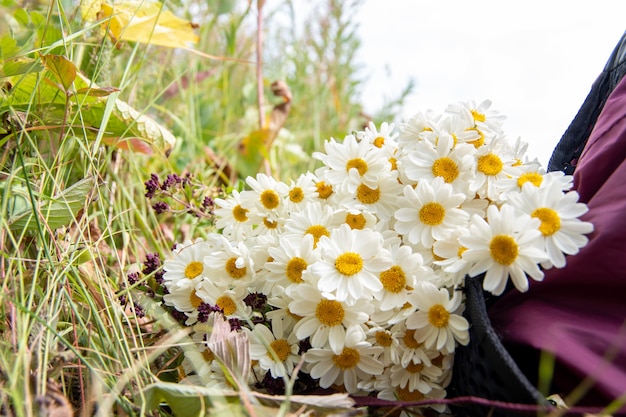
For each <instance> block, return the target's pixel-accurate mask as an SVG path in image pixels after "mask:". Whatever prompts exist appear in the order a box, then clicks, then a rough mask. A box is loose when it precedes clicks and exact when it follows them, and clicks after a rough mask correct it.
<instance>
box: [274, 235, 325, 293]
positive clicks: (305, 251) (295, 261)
mask: <svg viewBox="0 0 626 417" xmlns="http://www.w3.org/2000/svg"><path fill="white" fill-rule="evenodd" d="M268 253H269V255H270V257H271V261H268V262H266V263H265V269H267V270H268V271H269V274H267V275H266V280H267V281H270V282H273V283H276V284H277V285H280V286H282V287H284V288H287V287H289V286H292V285H298V284H301V283H303V282H304V281H305V279H304V276H305V272H306V271H307V270H308V268H309V266H310V265H312V264H314V263H315V262H317V261H318V260H319V258H320V256H319V252H318V251H314V250H313V236H311V235H305V236H304V237H303V238H302V239H300V238H289V237H283V238H282V239H281V240H280V244H279V246H278V247H270V248H268Z"/></svg>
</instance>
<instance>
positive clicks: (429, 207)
mask: <svg viewBox="0 0 626 417" xmlns="http://www.w3.org/2000/svg"><path fill="white" fill-rule="evenodd" d="M419 215H420V221H421V222H422V223H424V224H427V225H428V226H438V225H440V224H441V223H443V219H444V218H445V216H446V209H445V208H444V207H443V206H442V205H441V204H439V203H436V202H432V203H426V204H424V205H423V206H422V208H421V209H420V213H419Z"/></svg>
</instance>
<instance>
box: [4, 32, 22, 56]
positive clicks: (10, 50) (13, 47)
mask: <svg viewBox="0 0 626 417" xmlns="http://www.w3.org/2000/svg"><path fill="white" fill-rule="evenodd" d="M19 53H20V48H18V47H17V40H15V39H14V38H13V37H11V36H9V35H4V36H3V37H2V38H1V39H0V57H2V59H10V58H13V57H15V56H17V55H18V54H19Z"/></svg>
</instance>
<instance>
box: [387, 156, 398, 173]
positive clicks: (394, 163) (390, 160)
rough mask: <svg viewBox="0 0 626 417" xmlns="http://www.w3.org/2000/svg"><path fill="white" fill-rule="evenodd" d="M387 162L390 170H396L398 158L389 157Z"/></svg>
mask: <svg viewBox="0 0 626 417" xmlns="http://www.w3.org/2000/svg"><path fill="white" fill-rule="evenodd" d="M389 163H390V164H391V170H392V171H397V170H398V160H397V159H396V158H393V157H391V158H389Z"/></svg>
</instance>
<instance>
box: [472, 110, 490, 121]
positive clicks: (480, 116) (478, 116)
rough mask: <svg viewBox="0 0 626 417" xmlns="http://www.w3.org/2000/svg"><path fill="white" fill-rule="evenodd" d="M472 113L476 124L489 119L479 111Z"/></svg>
mask: <svg viewBox="0 0 626 417" xmlns="http://www.w3.org/2000/svg"><path fill="white" fill-rule="evenodd" d="M470 112H471V113H472V117H473V118H474V121H476V122H481V123H482V122H484V121H485V120H487V117H486V116H485V115H484V114H483V113H478V110H476V109H472V110H470Z"/></svg>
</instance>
